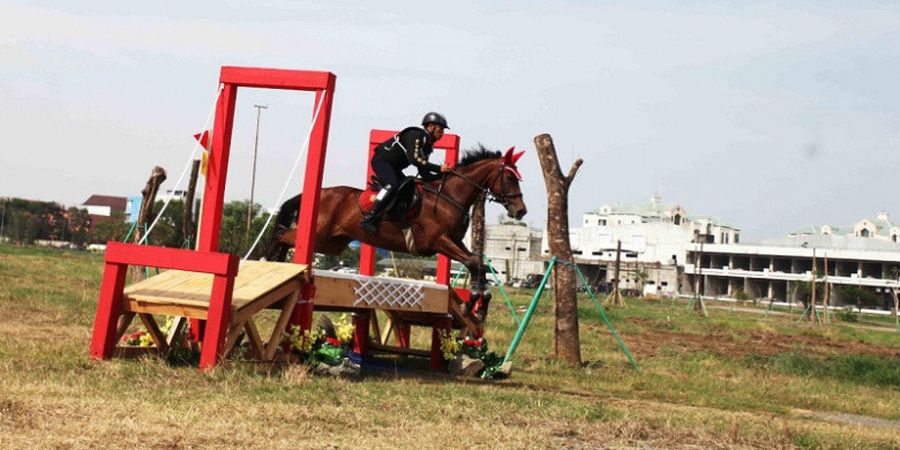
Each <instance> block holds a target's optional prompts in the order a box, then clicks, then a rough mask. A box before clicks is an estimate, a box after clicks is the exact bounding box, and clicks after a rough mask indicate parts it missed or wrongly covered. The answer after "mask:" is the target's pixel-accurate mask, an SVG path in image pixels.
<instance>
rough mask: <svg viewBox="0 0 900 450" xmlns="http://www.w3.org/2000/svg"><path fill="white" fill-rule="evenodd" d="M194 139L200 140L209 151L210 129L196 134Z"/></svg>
mask: <svg viewBox="0 0 900 450" xmlns="http://www.w3.org/2000/svg"><path fill="white" fill-rule="evenodd" d="M194 139H196V140H197V141H198V142H200V145H202V146H203V148H205V149H206V150H207V151H209V130H204V131H203V132H202V133H197V134H195V135H194Z"/></svg>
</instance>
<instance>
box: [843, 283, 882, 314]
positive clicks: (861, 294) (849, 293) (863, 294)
mask: <svg viewBox="0 0 900 450" xmlns="http://www.w3.org/2000/svg"><path fill="white" fill-rule="evenodd" d="M837 291H838V294H839V295H840V296H841V299H843V300H844V302H846V303H849V304H851V305H856V308H857V309H859V310H860V312H862V309H863V308H865V307H870V308H871V307H877V306H881V304H882V300H881V298H880V297H879V296H878V294H876V293H874V292H872V291H870V290H868V289H866V288H863V287H860V286H849V285H839V286H838V288H837Z"/></svg>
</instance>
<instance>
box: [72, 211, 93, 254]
mask: <svg viewBox="0 0 900 450" xmlns="http://www.w3.org/2000/svg"><path fill="white" fill-rule="evenodd" d="M66 215H67V216H68V219H69V220H68V226H69V240H70V241H71V242H72V243H73V244H75V245H77V246H79V247H81V246H83V245H84V244H85V243H86V242H87V241H88V240H89V239H90V231H91V216H90V215H89V214H88V212H87V210H86V209H82V208H76V207H74V206H73V207H71V208H69V210H68V211H67V214H66Z"/></svg>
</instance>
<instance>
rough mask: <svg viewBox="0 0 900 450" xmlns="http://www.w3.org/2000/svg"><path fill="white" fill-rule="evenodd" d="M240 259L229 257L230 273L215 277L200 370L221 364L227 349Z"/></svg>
mask: <svg viewBox="0 0 900 450" xmlns="http://www.w3.org/2000/svg"><path fill="white" fill-rule="evenodd" d="M239 263H240V259H239V258H238V256H237V255H228V273H227V274H226V275H218V274H217V275H215V276H214V278H213V285H212V293H211V295H210V298H209V311H208V312H207V315H206V330H205V331H204V333H203V350H202V351H201V352H200V368H201V369H210V368H213V367H215V365H216V364H218V363H219V359H220V357H221V356H222V353H223V350H224V347H225V334H226V332H227V331H228V324H229V322H230V320H231V295H232V293H233V291H234V277H235V275H237V271H238V264H239Z"/></svg>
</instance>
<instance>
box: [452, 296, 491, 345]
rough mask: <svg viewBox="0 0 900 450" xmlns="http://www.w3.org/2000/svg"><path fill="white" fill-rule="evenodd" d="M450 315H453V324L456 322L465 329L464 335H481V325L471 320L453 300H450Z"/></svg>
mask: <svg viewBox="0 0 900 450" xmlns="http://www.w3.org/2000/svg"><path fill="white" fill-rule="evenodd" d="M450 314H451V315H453V320H454V322H458V323H459V324H461V325H462V327H463V328H465V334H474V335H477V336H480V335H482V334H483V329H482V327H483V326H484V324H483V323H478V322H477V321H475V320H474V319H472V317H471V315H468V314H465V313H464V312H463V309H462V305H460V304H459V302H458V301H457V300H456V298H455V295H454V298H453V299H451V300H450Z"/></svg>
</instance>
